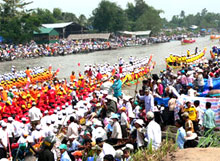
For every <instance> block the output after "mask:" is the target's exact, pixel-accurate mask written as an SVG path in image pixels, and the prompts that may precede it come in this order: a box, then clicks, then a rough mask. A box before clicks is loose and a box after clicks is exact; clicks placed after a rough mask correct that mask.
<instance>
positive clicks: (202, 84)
mask: <svg viewBox="0 0 220 161" xmlns="http://www.w3.org/2000/svg"><path fill="white" fill-rule="evenodd" d="M198 85H199V86H204V79H203V75H202V74H199V75H198Z"/></svg>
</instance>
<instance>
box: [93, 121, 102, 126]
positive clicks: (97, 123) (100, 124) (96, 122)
mask: <svg viewBox="0 0 220 161" xmlns="http://www.w3.org/2000/svg"><path fill="white" fill-rule="evenodd" d="M94 125H95V126H102V122H101V121H99V120H97V121H95V122H94Z"/></svg>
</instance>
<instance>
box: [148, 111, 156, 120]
mask: <svg viewBox="0 0 220 161" xmlns="http://www.w3.org/2000/svg"><path fill="white" fill-rule="evenodd" d="M153 118H154V113H153V112H152V111H148V112H147V119H153Z"/></svg>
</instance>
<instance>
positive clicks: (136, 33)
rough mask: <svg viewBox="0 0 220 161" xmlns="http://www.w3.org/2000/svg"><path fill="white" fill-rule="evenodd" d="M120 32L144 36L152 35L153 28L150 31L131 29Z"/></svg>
mask: <svg viewBox="0 0 220 161" xmlns="http://www.w3.org/2000/svg"><path fill="white" fill-rule="evenodd" d="M120 33H122V34H125V35H133V36H142V35H147V36H148V35H150V33H151V30H148V31H135V32H131V31H120Z"/></svg>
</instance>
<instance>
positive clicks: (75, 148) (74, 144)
mask: <svg viewBox="0 0 220 161" xmlns="http://www.w3.org/2000/svg"><path fill="white" fill-rule="evenodd" d="M78 145H80V143H79V142H78V141H77V140H74V141H73V142H72V145H71V147H70V148H69V149H68V151H76V150H78Z"/></svg>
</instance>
